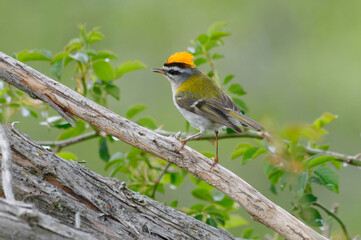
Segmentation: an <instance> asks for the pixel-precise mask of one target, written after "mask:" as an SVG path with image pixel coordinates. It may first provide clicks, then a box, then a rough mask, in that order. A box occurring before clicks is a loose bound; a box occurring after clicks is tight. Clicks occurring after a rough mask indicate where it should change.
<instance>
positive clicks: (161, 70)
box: [152, 68, 165, 75]
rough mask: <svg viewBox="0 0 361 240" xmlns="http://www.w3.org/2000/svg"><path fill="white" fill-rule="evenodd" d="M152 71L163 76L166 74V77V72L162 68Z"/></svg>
mask: <svg viewBox="0 0 361 240" xmlns="http://www.w3.org/2000/svg"><path fill="white" fill-rule="evenodd" d="M152 71H153V72H156V73H161V74H164V75H165V71H164V70H163V69H162V68H153V69H152Z"/></svg>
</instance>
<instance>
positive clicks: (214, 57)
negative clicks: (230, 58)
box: [212, 53, 224, 59]
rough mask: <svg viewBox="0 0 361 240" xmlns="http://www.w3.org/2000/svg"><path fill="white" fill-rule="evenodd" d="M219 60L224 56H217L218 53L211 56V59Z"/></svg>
mask: <svg viewBox="0 0 361 240" xmlns="http://www.w3.org/2000/svg"><path fill="white" fill-rule="evenodd" d="M219 58H224V55H222V54H219V53H215V54H213V56H212V59H219Z"/></svg>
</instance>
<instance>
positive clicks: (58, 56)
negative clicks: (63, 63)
mask: <svg viewBox="0 0 361 240" xmlns="http://www.w3.org/2000/svg"><path fill="white" fill-rule="evenodd" d="M68 56H69V53H68V52H60V53H57V54H56V55H55V56H54V57H53V59H52V60H51V64H53V63H54V62H57V61H60V60H63V59H64V58H66V57H68Z"/></svg>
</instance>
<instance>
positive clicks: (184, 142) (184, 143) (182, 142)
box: [178, 138, 187, 151]
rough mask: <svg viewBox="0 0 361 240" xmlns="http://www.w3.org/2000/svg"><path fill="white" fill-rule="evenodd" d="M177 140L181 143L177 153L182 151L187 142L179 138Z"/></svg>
mask: <svg viewBox="0 0 361 240" xmlns="http://www.w3.org/2000/svg"><path fill="white" fill-rule="evenodd" d="M178 140H179V141H180V142H181V144H182V145H181V146H180V147H179V149H178V151H180V150H182V149H183V148H184V146H185V145H186V144H187V140H183V139H181V138H178Z"/></svg>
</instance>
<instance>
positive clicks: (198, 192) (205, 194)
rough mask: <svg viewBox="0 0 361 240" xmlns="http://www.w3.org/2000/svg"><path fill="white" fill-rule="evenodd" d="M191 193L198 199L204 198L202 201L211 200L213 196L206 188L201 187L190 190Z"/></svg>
mask: <svg viewBox="0 0 361 240" xmlns="http://www.w3.org/2000/svg"><path fill="white" fill-rule="evenodd" d="M192 195H193V197H195V198H197V199H200V200H204V201H208V202H212V201H213V196H212V194H211V192H210V191H209V190H207V189H203V188H197V189H194V190H193V191H192Z"/></svg>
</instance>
